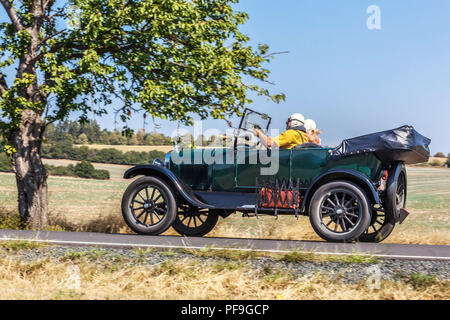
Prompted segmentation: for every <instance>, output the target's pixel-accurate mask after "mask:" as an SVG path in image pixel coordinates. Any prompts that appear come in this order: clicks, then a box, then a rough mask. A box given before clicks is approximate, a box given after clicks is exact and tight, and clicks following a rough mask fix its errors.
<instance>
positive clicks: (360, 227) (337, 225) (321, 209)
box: [309, 181, 371, 242]
mask: <svg viewBox="0 0 450 320" xmlns="http://www.w3.org/2000/svg"><path fill="white" fill-rule="evenodd" d="M331 199H332V200H331ZM370 219H371V215H370V211H369V201H368V199H367V195H366V193H365V192H364V191H363V190H362V189H361V188H360V187H358V186H357V185H355V184H353V183H351V182H347V181H334V182H329V183H326V184H324V185H323V186H321V187H320V188H319V189H317V190H316V192H315V193H314V195H313V197H312V199H311V204H310V210H309V220H310V222H311V225H312V227H313V229H314V230H315V231H316V233H317V234H318V235H319V236H320V237H321V238H322V239H324V240H326V241H330V242H350V241H353V240H355V239H357V238H358V237H359V236H360V235H361V234H362V233H363V232H364V231H365V230H366V229H367V227H368V226H369V224H370ZM333 223H334V226H333V225H332V224H333ZM329 226H330V227H331V228H329Z"/></svg>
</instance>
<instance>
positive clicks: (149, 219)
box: [122, 177, 177, 235]
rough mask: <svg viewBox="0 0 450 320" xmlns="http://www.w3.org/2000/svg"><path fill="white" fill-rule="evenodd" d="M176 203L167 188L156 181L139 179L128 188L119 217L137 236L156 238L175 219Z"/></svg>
mask: <svg viewBox="0 0 450 320" xmlns="http://www.w3.org/2000/svg"><path fill="white" fill-rule="evenodd" d="M176 207H177V206H176V201H175V198H174V196H173V194H172V190H171V189H170V187H169V186H168V185H167V184H166V183H165V182H164V181H163V180H161V179H158V178H155V177H143V178H140V179H138V180H136V181H134V182H133V183H131V184H130V186H129V187H128V188H127V190H126V191H125V193H124V196H123V198H122V215H123V217H124V220H125V222H126V223H127V225H128V226H129V227H130V228H131V229H132V230H133V231H134V232H136V233H139V234H146V235H158V234H161V233H163V232H164V231H166V230H167V229H168V228H169V227H170V225H171V224H172V223H173V221H174V219H175V218H176Z"/></svg>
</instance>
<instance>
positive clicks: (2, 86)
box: [0, 73, 8, 94]
mask: <svg viewBox="0 0 450 320" xmlns="http://www.w3.org/2000/svg"><path fill="white" fill-rule="evenodd" d="M6 90H8V85H7V84H6V80H5V77H4V76H3V74H1V73H0V94H3V92H5V91H6Z"/></svg>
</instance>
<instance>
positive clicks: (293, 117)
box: [289, 113, 305, 123]
mask: <svg viewBox="0 0 450 320" xmlns="http://www.w3.org/2000/svg"><path fill="white" fill-rule="evenodd" d="M289 120H297V121H300V122H301V123H304V122H305V117H304V116H303V115H302V114H301V113H294V114H293V115H291V116H290V117H289Z"/></svg>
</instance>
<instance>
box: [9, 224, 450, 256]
mask: <svg viewBox="0 0 450 320" xmlns="http://www.w3.org/2000/svg"><path fill="white" fill-rule="evenodd" d="M17 240H27V241H35V242H44V243H49V244H58V245H69V246H94V247H113V248H167V249H169V248H173V249H177V248H179V249H181V248H189V249H201V248H205V247H208V248H211V249H217V250H221V249H226V250H253V251H264V252H281V253H282V252H291V251H294V250H295V251H297V252H308V253H309V252H312V253H315V254H321V255H355V254H358V255H368V256H373V257H378V258H385V259H413V260H450V246H438V245H409V244H390V243H386V244H384V243H379V244H373V243H327V242H309V241H297V240H267V239H232V238H186V237H176V236H141V235H129V234H103V233H87V232H55V231H28V230H2V229H0V241H17Z"/></svg>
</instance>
